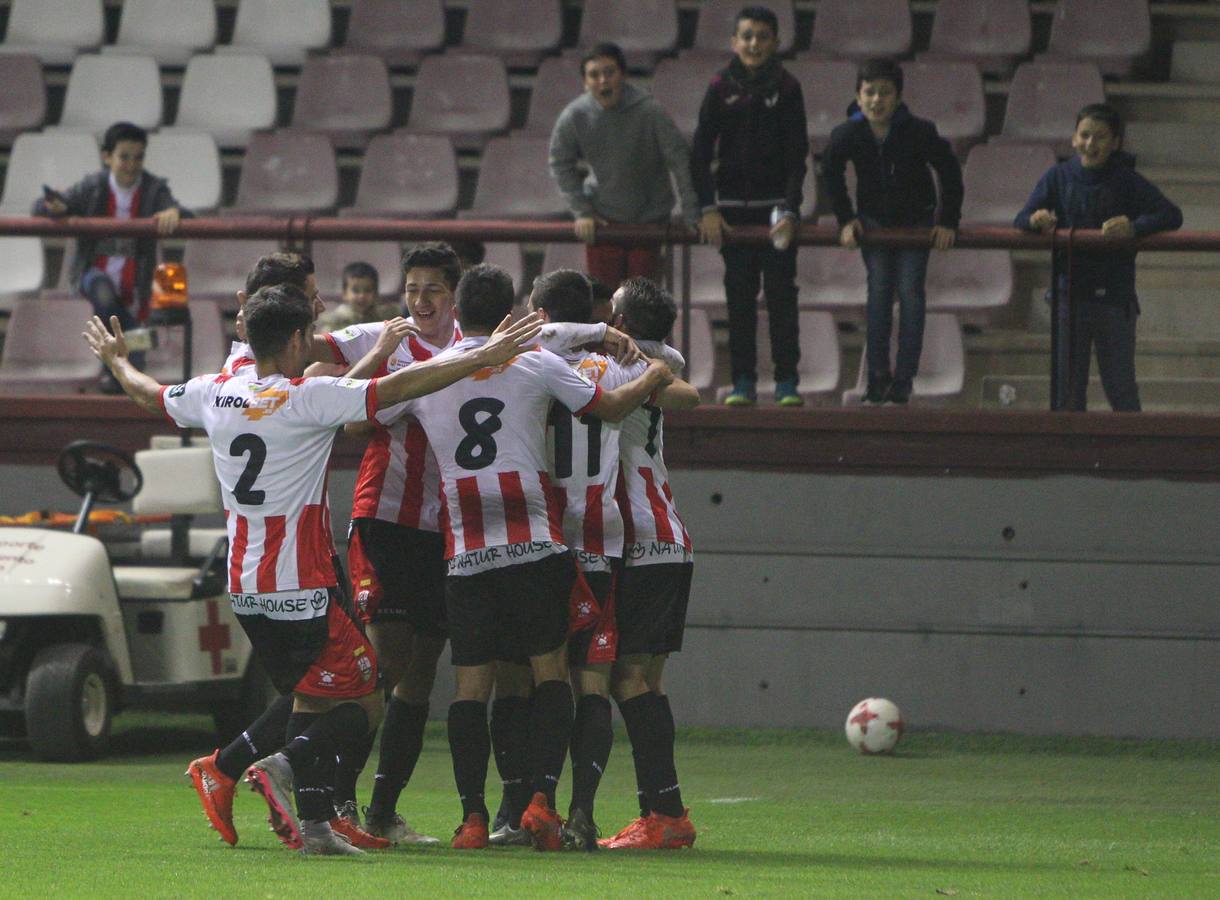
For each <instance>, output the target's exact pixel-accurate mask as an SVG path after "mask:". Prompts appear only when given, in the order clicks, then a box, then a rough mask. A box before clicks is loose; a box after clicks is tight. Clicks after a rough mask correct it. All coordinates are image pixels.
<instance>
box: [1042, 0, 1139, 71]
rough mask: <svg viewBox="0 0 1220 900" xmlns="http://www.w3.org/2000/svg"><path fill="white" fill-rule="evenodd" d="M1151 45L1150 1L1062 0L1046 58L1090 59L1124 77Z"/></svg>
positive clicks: (1103, 69) (1052, 25)
mask: <svg viewBox="0 0 1220 900" xmlns="http://www.w3.org/2000/svg"><path fill="white" fill-rule="evenodd" d="M1151 46H1152V15H1151V13H1150V12H1149V11H1148V0H1071V2H1070V3H1069V2H1067V0H1059V4H1058V5H1057V6H1056V7H1055V13H1054V15H1053V16H1052V17H1051V37H1050V44H1049V46H1048V52H1047V54H1046V56H1045V57H1044V58H1046V59H1050V58H1058V59H1079V60H1088V61H1089V62H1093V63H1096V64H1097V67H1098V68H1099V69H1101V72H1102V74H1103V75H1112V76H1115V77H1118V78H1122V77H1124V76H1126V75H1129V74H1130V73H1131V67H1132V64H1133V63H1134V61H1135V59H1136V57H1139V56H1143V55H1144V54H1146V53H1147V52H1148V50H1149V48H1150V47H1151Z"/></svg>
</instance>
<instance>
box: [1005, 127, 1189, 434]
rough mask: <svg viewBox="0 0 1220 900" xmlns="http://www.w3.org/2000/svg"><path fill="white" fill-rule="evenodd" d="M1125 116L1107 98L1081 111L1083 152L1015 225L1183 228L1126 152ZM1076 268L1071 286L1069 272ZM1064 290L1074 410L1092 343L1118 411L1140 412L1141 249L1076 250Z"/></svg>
mask: <svg viewBox="0 0 1220 900" xmlns="http://www.w3.org/2000/svg"><path fill="white" fill-rule="evenodd" d="M1122 141H1123V120H1122V118H1121V117H1120V116H1119V115H1118V112H1117V111H1116V110H1115V109H1114V107H1112V106H1110V105H1109V104H1107V103H1092V104H1089V105H1088V106H1086V107H1085V108H1084V109H1082V110H1081V111H1080V113H1079V114H1078V115H1077V116H1076V131H1075V133H1073V135H1072V147H1073V149H1074V150H1075V151H1076V154H1077V155H1076V156H1074V157H1072V158H1071V159H1070V160H1068V161H1067V162H1061V163H1058V164H1057V165H1055V166H1052V167H1051V168H1050V169H1048V170H1047V172H1046V174H1045V175H1043V176H1042V177H1041V178H1040V179H1039V180H1038V184H1037V186H1036V187H1034V192H1033V193H1032V194H1030V196H1029V200H1028V201H1026V203H1025V208H1024V209H1022V210H1021V211H1020V212H1019V213H1017V217H1016V219H1015V220H1014V221H1013V224H1014V225H1015V226H1016V227H1017V228H1021V229H1023V230H1025V231H1054V230H1055V229H1056V228H1098V229H1101V232H1102V234H1104V235H1106V236H1108V237H1112V238H1115V239H1116V240H1122V239H1126V238H1132V237H1143V236H1144V235H1147V234H1154V233H1155V232H1158V231H1173V230H1175V229H1178V228H1181V227H1182V211H1181V210H1180V209H1178V207H1176V206H1174V204H1173V203H1171V202H1170V201H1169V200H1167V199H1166V198H1165V195H1164V194H1162V193H1161V192H1160V191H1159V190H1157V189H1156V187H1155V186H1154V185H1153V184H1152V183H1151V182H1149V181H1148V180H1147V179H1146V178H1144V177H1143V176H1142V175H1140V174H1139V173H1137V172H1136V171H1135V159H1134V158H1133V157H1132V156H1130V155H1129V154H1127V153H1123V152H1122V150H1121V147H1122ZM1069 269H1070V271H1071V281H1070V285H1069V282H1068V274H1067V273H1068V271H1069ZM1060 272H1062V273H1063V274H1062V275H1061V283H1060V290H1061V291H1063V295H1064V296H1067V297H1068V301H1069V304H1070V309H1071V329H1070V332H1071V342H1070V345H1069V349H1068V409H1074V410H1083V409H1085V408H1086V395H1087V392H1088V387H1089V364H1090V356H1091V347H1092V346H1093V345H1096V347H1097V368H1098V371H1099V372H1100V373H1101V385H1102V388H1104V389H1105V392H1106V399H1107V400H1109V401H1110V408H1111V409H1113V410H1115V411H1126V412H1138V411H1139V409H1140V395H1139V387H1138V385H1137V384H1136V382H1135V323H1136V319H1137V318H1138V317H1139V313H1140V306H1139V300H1138V299H1137V298H1136V295H1135V248H1134V247H1132V246H1131V245H1130V244H1123V245H1120V246H1116V247H1115V248H1114V249H1113V250H1100V251H1096V250H1095V251H1087V252H1086V251H1076V252H1075V253H1074V254H1073V256H1072V259H1071V261H1070V265H1069V261H1068V259H1067V258H1066V252H1063V253H1061V257H1060Z"/></svg>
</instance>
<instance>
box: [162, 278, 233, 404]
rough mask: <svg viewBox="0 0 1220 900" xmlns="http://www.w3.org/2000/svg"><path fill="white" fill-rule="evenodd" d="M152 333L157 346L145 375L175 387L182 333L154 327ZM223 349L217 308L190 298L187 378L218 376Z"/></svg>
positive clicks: (222, 327) (222, 361)
mask: <svg viewBox="0 0 1220 900" xmlns="http://www.w3.org/2000/svg"><path fill="white" fill-rule="evenodd" d="M188 278H189V273H188ZM155 330H156V332H157V346H156V347H154V348H153V349H152V350H149V351H148V354H147V361H146V363H145V371H147V372H148V374H149V375H151V376H152V377H153V378H155V379H157V380H158V381H160V382H161V383H162V384H177V383H178V382H180V381H182V362H183V348H184V347H185V344H184V343H183V337H184V335H185V331H184V329H183V328H181V327H179V326H173V327H170V326H158V327H157V328H156V329H155ZM227 347H228V343H227V342H226V341H225V337H224V325H223V322H222V320H221V313H220V306H219V304H217V303H213V302H211V301H209V300H203V299H201V298H198V297H195V298H192V300H191V372H190V374H191V377H194V376H196V375H208V374H211V373H212V372H219V371H220V367H221V365H222V364H223V363H224V360H225V350H226V349H227Z"/></svg>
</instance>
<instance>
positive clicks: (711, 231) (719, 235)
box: [699, 209, 733, 247]
mask: <svg viewBox="0 0 1220 900" xmlns="http://www.w3.org/2000/svg"><path fill="white" fill-rule="evenodd" d="M732 230H733V229H732V228H730V227H729V226H728V224H727V223H726V222H725V221H724V216H722V215H721V214H720V210H718V209H709V210H708V211H707V212H705V213H704V214H703V216H702V218H700V220H699V240H701V241H703V243H705V244H711V245H712V246H713V247H719V246H720V245H721V244H722V243H723V242H724V236H725V235H726V234H728V233H729V232H731V231H732Z"/></svg>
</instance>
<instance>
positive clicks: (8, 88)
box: [0, 53, 47, 147]
mask: <svg viewBox="0 0 1220 900" xmlns="http://www.w3.org/2000/svg"><path fill="white" fill-rule="evenodd" d="M0 84H3V85H4V90H3V91H0V146H4V147H7V146H9V145H10V144H12V143H13V141H14V140H16V138H17V135H19V134H21V132H23V131H32V130H35V129H37V128H40V127H41V126H42V123H43V122H44V121H45V120H46V117H47V85H46V80H45V79H44V78H43V75H42V63H41V62H40V61H39V59H38V57H37V56H34V55H33V54H30V53H12V54H9V53H4V54H0Z"/></svg>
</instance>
